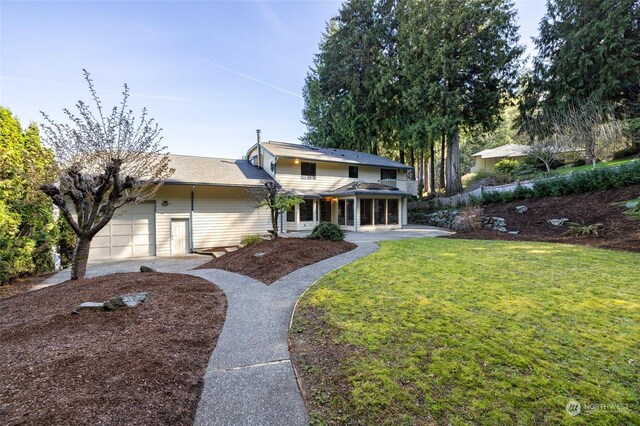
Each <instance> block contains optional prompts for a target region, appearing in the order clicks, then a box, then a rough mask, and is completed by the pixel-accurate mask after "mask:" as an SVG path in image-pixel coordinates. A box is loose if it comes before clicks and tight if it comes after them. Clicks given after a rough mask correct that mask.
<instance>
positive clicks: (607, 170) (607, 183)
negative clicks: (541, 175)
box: [479, 160, 640, 204]
mask: <svg viewBox="0 0 640 426" xmlns="http://www.w3.org/2000/svg"><path fill="white" fill-rule="evenodd" d="M638 183H640V160H638V161H631V162H629V163H626V164H623V165H621V166H618V167H603V168H599V169H595V170H585V171H581V172H575V173H572V174H570V175H566V176H558V177H554V178H548V179H539V180H536V181H534V183H533V188H524V187H522V186H518V187H516V189H515V190H514V191H512V192H496V191H486V192H484V193H483V194H482V196H481V197H480V201H479V202H480V203H481V204H488V203H507V202H511V201H514V200H518V199H523V198H538V197H562V196H565V195H570V194H580V193H583V192H588V191H595V190H605V189H612V188H622V187H625V186H629V185H634V184H638Z"/></svg>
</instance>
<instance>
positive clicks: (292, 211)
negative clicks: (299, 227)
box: [287, 207, 296, 222]
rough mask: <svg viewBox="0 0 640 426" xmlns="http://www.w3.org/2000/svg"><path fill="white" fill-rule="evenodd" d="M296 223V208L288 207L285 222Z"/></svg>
mask: <svg viewBox="0 0 640 426" xmlns="http://www.w3.org/2000/svg"><path fill="white" fill-rule="evenodd" d="M295 221H296V208H295V207H289V208H288V209H287V222H295Z"/></svg>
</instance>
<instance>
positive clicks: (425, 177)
mask: <svg viewBox="0 0 640 426" xmlns="http://www.w3.org/2000/svg"><path fill="white" fill-rule="evenodd" d="M428 161H429V159H428V158H427V157H426V156H425V157H424V163H423V164H422V169H423V170H424V173H423V176H422V178H423V180H424V185H422V186H423V187H424V192H426V193H429V192H431V188H430V187H429V181H430V180H431V170H430V169H429V166H428Z"/></svg>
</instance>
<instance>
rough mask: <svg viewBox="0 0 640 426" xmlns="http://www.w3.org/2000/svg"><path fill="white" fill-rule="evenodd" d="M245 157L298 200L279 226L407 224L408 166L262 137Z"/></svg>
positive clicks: (371, 227)
mask: <svg viewBox="0 0 640 426" xmlns="http://www.w3.org/2000/svg"><path fill="white" fill-rule="evenodd" d="M246 158H247V159H248V160H249V162H250V163H251V164H253V165H255V166H257V167H259V168H261V169H263V170H264V171H266V172H267V173H268V174H269V175H270V176H271V177H272V178H273V179H275V180H276V181H277V182H278V183H280V185H282V187H283V188H284V189H285V190H290V191H293V192H295V193H296V194H298V195H300V196H302V197H303V198H304V202H303V203H301V204H299V205H298V206H297V207H296V208H295V209H292V210H291V211H289V212H287V214H286V215H283V216H282V218H281V224H280V225H281V226H280V227H281V229H283V230H284V231H299V230H305V229H312V228H313V227H315V226H316V225H317V224H318V223H320V222H321V221H327V222H333V223H336V224H338V225H340V227H341V228H343V229H345V230H348V231H367V230H380V229H396V228H401V227H402V225H406V224H407V197H409V196H412V195H415V194H416V192H417V186H416V182H415V180H413V179H412V178H411V175H412V171H413V168H412V167H411V166H407V165H406V164H402V163H398V162H396V161H392V160H389V159H388V158H384V157H380V156H378V155H372V154H366V153H362V152H355V151H347V150H342V149H333V148H314V147H310V146H306V145H300V144H291V143H284V142H274V141H268V142H263V143H260V144H256V145H254V146H253V147H251V148H250V149H249V150H248V152H247V156H246Z"/></svg>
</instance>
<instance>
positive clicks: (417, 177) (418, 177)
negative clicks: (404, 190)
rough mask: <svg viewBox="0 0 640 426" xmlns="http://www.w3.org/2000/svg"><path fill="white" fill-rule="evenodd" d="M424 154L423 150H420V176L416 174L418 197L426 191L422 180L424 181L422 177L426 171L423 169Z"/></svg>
mask: <svg viewBox="0 0 640 426" xmlns="http://www.w3.org/2000/svg"><path fill="white" fill-rule="evenodd" d="M423 158H424V154H423V153H422V150H420V156H419V160H418V173H417V174H418V176H416V179H417V180H418V197H422V193H423V192H424V188H423V186H422V182H423V181H424V179H423V178H422V175H423V173H424V170H423V165H424V160H423Z"/></svg>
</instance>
